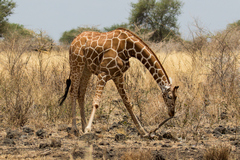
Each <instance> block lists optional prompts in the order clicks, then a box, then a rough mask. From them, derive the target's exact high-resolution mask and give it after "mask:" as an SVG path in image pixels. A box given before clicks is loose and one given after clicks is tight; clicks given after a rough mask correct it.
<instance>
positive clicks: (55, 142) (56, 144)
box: [50, 139, 62, 148]
mask: <svg viewBox="0 0 240 160" xmlns="http://www.w3.org/2000/svg"><path fill="white" fill-rule="evenodd" d="M61 146H62V143H61V140H56V139H52V141H51V144H50V147H53V148H57V147H61Z"/></svg>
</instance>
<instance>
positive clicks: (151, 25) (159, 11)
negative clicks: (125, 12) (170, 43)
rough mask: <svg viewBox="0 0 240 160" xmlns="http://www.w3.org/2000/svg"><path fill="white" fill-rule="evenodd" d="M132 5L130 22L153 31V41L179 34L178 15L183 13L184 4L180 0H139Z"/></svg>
mask: <svg viewBox="0 0 240 160" xmlns="http://www.w3.org/2000/svg"><path fill="white" fill-rule="evenodd" d="M131 5H132V10H131V15H130V17H129V22H130V24H133V25H136V26H140V28H142V29H143V30H144V31H146V30H147V31H148V32H153V34H152V35H151V36H150V40H151V41H162V40H163V39H168V38H170V37H173V36H175V35H179V32H178V28H179V27H178V25H177V16H178V15H180V14H181V11H180V9H181V7H182V5H183V3H181V2H180V1H179V0H159V1H156V0H139V1H138V3H132V4H131ZM133 25H132V27H134V26H133Z"/></svg>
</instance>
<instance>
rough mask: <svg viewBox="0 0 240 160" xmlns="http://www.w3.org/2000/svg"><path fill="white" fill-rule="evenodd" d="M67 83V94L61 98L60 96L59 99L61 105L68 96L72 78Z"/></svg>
mask: <svg viewBox="0 0 240 160" xmlns="http://www.w3.org/2000/svg"><path fill="white" fill-rule="evenodd" d="M66 84H67V86H66V88H65V94H64V95H63V96H62V97H61V98H59V100H58V103H59V105H60V106H61V105H62V104H63V102H64V101H65V99H66V98H67V94H68V91H69V88H70V86H71V79H70V78H69V79H67V81H66Z"/></svg>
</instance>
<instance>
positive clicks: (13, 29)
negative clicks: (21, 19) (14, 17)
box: [4, 23, 34, 38]
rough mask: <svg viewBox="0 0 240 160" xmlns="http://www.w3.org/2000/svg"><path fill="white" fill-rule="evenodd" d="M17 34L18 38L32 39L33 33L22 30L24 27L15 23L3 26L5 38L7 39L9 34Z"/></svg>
mask: <svg viewBox="0 0 240 160" xmlns="http://www.w3.org/2000/svg"><path fill="white" fill-rule="evenodd" d="M13 33H17V34H18V36H23V37H33V34H34V32H33V31H31V30H28V29H26V28H24V25H21V24H17V23H7V24H6V26H5V36H4V37H5V38H7V37H9V36H10V34H13Z"/></svg>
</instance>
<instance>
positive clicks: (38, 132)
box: [36, 129, 47, 139]
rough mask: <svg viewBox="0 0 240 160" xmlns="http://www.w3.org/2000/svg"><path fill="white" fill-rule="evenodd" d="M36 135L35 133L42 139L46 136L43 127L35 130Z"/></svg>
mask: <svg viewBox="0 0 240 160" xmlns="http://www.w3.org/2000/svg"><path fill="white" fill-rule="evenodd" d="M36 135H37V136H38V137H39V138H41V139H43V138H44V137H46V136H47V132H46V131H44V130H43V129H39V130H38V131H37V132H36Z"/></svg>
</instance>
